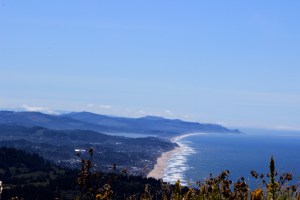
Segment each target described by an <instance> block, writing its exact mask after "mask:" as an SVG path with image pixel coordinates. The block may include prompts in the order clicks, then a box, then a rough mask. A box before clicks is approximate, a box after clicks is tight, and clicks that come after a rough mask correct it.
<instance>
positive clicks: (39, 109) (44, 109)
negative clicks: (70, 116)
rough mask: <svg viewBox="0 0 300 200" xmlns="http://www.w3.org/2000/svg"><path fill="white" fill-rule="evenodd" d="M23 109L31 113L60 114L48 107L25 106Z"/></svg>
mask: <svg viewBox="0 0 300 200" xmlns="http://www.w3.org/2000/svg"><path fill="white" fill-rule="evenodd" d="M21 108H23V109H24V110H26V111H30V112H43V113H47V114H59V113H58V112H56V111H54V110H51V109H50V108H48V107H41V106H29V105H26V104H23V105H22V106H21Z"/></svg>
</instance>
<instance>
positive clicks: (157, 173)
mask: <svg viewBox="0 0 300 200" xmlns="http://www.w3.org/2000/svg"><path fill="white" fill-rule="evenodd" d="M202 134H206V133H189V134H183V135H179V136H176V137H173V138H172V139H171V141H172V142H174V143H177V141H178V140H180V139H182V138H184V137H188V136H192V135H202ZM177 144H178V143H177ZM178 145H179V146H178V147H176V148H175V149H173V150H171V151H167V152H164V153H162V155H161V156H160V157H159V158H158V159H157V163H156V164H155V165H154V169H153V170H152V171H150V172H149V173H148V175H147V177H152V178H156V179H162V178H163V176H164V173H165V169H166V168H167V166H168V161H169V160H170V159H171V158H172V156H173V155H174V154H176V153H178V152H180V151H182V146H181V145H180V144H178Z"/></svg>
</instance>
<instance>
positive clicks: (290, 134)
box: [163, 129, 300, 188]
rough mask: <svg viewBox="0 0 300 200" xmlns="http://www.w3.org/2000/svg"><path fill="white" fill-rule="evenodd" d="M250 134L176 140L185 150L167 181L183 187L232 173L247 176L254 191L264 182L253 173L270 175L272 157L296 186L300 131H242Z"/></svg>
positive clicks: (178, 155)
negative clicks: (252, 171) (177, 182)
mask: <svg viewBox="0 0 300 200" xmlns="http://www.w3.org/2000/svg"><path fill="white" fill-rule="evenodd" d="M242 131H243V132H245V133H246V134H224V133H223V134H217V133H216V134H199V135H190V136H187V137H179V138H177V139H176V141H175V142H177V143H178V144H179V145H180V146H181V147H182V151H181V152H178V153H176V154H174V155H173V157H172V158H171V159H170V160H169V162H168V167H167V168H166V171H165V174H164V177H163V180H164V181H167V182H170V183H175V182H176V181H177V180H178V179H180V180H181V183H182V184H183V185H187V184H188V183H190V184H192V185H193V184H194V183H195V182H196V181H201V182H203V181H204V180H205V178H208V177H209V176H210V173H212V174H213V176H217V175H219V174H220V173H221V172H222V171H224V170H229V171H230V176H229V177H230V179H231V180H232V181H234V182H235V181H237V180H238V179H239V178H241V177H244V178H245V180H246V182H247V183H248V184H249V186H250V188H255V187H257V186H258V184H259V183H260V181H258V180H255V179H254V178H252V177H251V174H250V172H251V170H256V171H257V172H258V173H263V174H265V175H266V174H267V173H268V171H269V163H270V158H271V156H273V157H274V160H275V167H276V171H277V172H278V173H279V174H281V173H284V172H291V173H292V174H293V178H294V183H295V182H299V180H300V179H299V176H300V132H294V131H269V130H268V131H267V130H254V129H247V130H242Z"/></svg>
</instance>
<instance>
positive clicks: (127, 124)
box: [0, 111, 240, 137]
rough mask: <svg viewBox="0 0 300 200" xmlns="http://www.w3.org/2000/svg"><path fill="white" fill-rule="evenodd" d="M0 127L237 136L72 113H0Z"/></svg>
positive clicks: (177, 123)
mask: <svg viewBox="0 0 300 200" xmlns="http://www.w3.org/2000/svg"><path fill="white" fill-rule="evenodd" d="M0 124H7V125H18V126H24V127H34V126H40V127H45V128H50V129H55V130H91V131H96V132H104V133H110V132H111V133H113V132H120V133H139V134H154V135H157V136H163V137H165V136H174V135H178V134H183V133H194V132H218V133H240V131H239V130H231V129H227V128H225V127H223V126H221V125H218V124H202V123H197V122H186V121H182V120H179V119H165V118H162V117H156V116H145V117H141V118H126V117H113V116H107V115H100V114H95V113H90V112H72V113H68V114H62V115H49V114H44V113H40V112H14V111H0Z"/></svg>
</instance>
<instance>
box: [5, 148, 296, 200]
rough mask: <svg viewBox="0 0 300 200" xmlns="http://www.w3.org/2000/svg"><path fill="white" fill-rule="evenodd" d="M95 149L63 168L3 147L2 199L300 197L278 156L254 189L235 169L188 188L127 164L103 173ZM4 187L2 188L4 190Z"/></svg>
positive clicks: (280, 199) (283, 199)
mask: <svg viewBox="0 0 300 200" xmlns="http://www.w3.org/2000/svg"><path fill="white" fill-rule="evenodd" d="M93 154H94V151H93V149H90V150H89V155H88V157H87V158H86V157H83V156H82V155H80V154H78V156H79V157H80V159H81V169H80V170H70V169H67V168H61V167H58V166H56V165H54V164H52V163H49V162H48V161H45V160H44V159H43V158H41V157H39V156H38V155H31V154H28V153H26V152H24V151H19V150H15V149H12V148H0V180H1V181H2V182H3V185H1V186H0V193H1V192H2V195H1V196H2V198H1V197H0V199H30V200H31V199H61V200H63V199H82V200H92V199H104V200H108V199H120V200H121V199H131V200H135V199H137V200H140V199H141V200H160V199H162V200H168V199H170V200H183V199H184V200H188V199H190V200H206V199H208V200H222V199H229V200H230V199H240V200H242V199H243V200H244V199H245V200H246V199H251V200H262V199H266V200H271V199H273V200H275V199H276V200H277V199H278V200H289V199H297V200H300V192H299V189H298V185H297V184H296V185H291V181H292V179H293V176H292V174H290V173H285V174H282V175H279V174H277V172H276V170H275V163H274V160H273V158H271V160H270V172H269V173H268V174H267V175H263V174H259V173H257V172H256V171H251V175H252V177H253V178H254V179H258V180H260V184H259V185H258V188H256V189H254V190H250V188H249V186H248V184H247V183H246V181H245V179H244V178H240V179H239V180H237V181H236V182H233V181H231V180H230V179H229V175H230V172H229V171H228V170H225V171H223V172H222V173H220V175H218V176H216V177H213V176H212V175H210V177H209V178H208V179H206V180H205V181H203V182H200V181H198V182H197V183H196V185H197V187H183V186H181V184H180V181H179V180H178V181H177V183H175V184H174V185H171V184H168V183H165V182H163V181H162V180H156V179H153V178H145V177H141V176H131V175H129V174H128V173H127V171H126V169H118V166H116V165H115V164H114V165H112V169H111V172H110V173H101V172H99V171H97V170H96V167H95V165H94V164H93ZM1 189H2V190H1Z"/></svg>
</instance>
